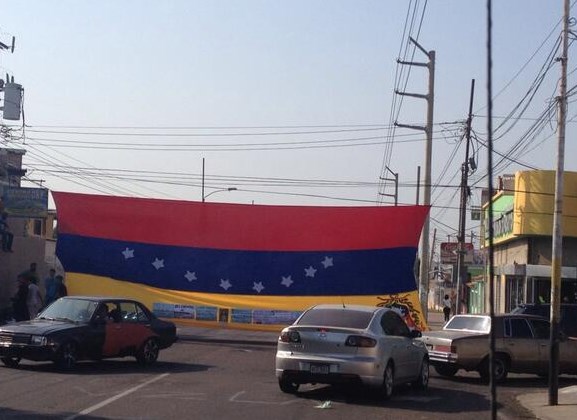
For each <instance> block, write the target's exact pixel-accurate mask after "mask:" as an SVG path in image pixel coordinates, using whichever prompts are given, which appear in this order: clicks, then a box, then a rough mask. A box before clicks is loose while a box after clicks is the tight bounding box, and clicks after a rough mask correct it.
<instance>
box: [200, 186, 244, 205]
mask: <svg viewBox="0 0 577 420" xmlns="http://www.w3.org/2000/svg"><path fill="white" fill-rule="evenodd" d="M236 190H238V188H236V187H228V188H221V189H220V190H214V191H211V192H209V193H208V194H207V195H203V196H202V202H203V203H204V201H205V200H206V197H209V196H211V195H213V194H215V193H217V192H222V191H236Z"/></svg>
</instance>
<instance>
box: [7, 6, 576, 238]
mask: <svg viewBox="0 0 577 420" xmlns="http://www.w3.org/2000/svg"><path fill="white" fill-rule="evenodd" d="M562 3H563V2H562V0H557V1H551V0H549V1H543V0H507V1H494V2H493V4H494V16H493V17H494V33H493V42H494V45H493V48H494V51H493V54H494V56H493V59H494V74H493V78H494V80H493V83H494V93H495V95H497V93H499V92H500V91H501V89H503V88H506V89H505V90H504V91H503V92H502V93H500V94H499V95H498V96H497V97H496V100H495V105H494V106H495V109H494V115H495V116H497V117H503V116H506V115H507V114H509V112H511V111H512V110H513V107H514V106H515V105H516V104H517V103H518V102H519V101H520V100H521V99H522V98H523V96H524V95H525V93H526V92H527V91H528V90H529V88H530V86H531V84H532V83H533V81H534V79H535V78H536V77H537V76H538V75H539V71H540V69H541V67H542V66H543V64H544V63H545V62H546V61H547V57H548V55H549V54H550V53H551V51H552V49H553V46H554V41H555V39H556V38H557V37H558V35H559V34H560V31H561V26H560V25H559V21H560V18H561V15H562ZM410 5H416V6H417V7H416V10H417V11H418V19H417V24H416V25H415V30H416V29H417V28H418V27H419V25H418V21H419V20H420V16H421V12H422V10H423V8H424V7H425V5H426V8H425V11H424V17H423V20H422V25H421V26H420V33H418V34H417V32H414V33H413V36H414V37H416V36H417V35H418V40H419V42H420V43H421V44H422V45H423V46H424V47H425V48H426V49H427V50H435V51H436V55H437V62H436V89H435V90H436V94H435V116H434V121H435V123H436V126H435V140H434V146H433V176H432V178H433V183H435V184H438V185H439V186H438V187H436V188H435V190H434V192H433V200H434V202H433V204H434V207H433V210H432V216H433V221H432V224H431V230H432V229H434V228H435V227H436V228H438V233H439V236H440V238H441V239H445V238H446V235H448V234H454V233H455V231H456V229H457V226H456V221H457V207H458V199H459V196H458V194H456V192H457V186H458V183H459V176H458V171H459V168H460V164H461V162H462V161H463V159H464V147H462V146H461V147H460V148H457V145H458V144H459V138H460V137H459V129H461V128H462V124H458V123H455V122H456V121H463V120H465V118H466V116H467V110H468V103H469V89H470V84H471V79H476V94H475V101H474V104H475V105H474V110H475V118H474V122H473V130H474V132H475V133H477V138H478V139H479V141H480V142H482V141H484V140H485V139H486V126H487V121H486V118H485V116H486V108H485V106H486V104H487V93H486V90H485V88H486V73H487V72H486V39H487V34H486V2H485V1H484V0H467V1H463V0H430V1H428V2H425V1H420V2H415V1H408V0H402V1H401V0H396V1H392V0H390V1H366V0H349V1H344V0H331V1H328V0H325V1H320V0H302V1H299V0H295V1H284V2H281V1H256V0H245V1H240V0H238V1H232V0H221V1H213V0H202V1H201V0H183V1H177V0H166V1H144V0H141V1H136V0H132V1H129V0H125V1H112V0H99V1H91V2H89V1H72V0H69V1H63V0H61V1H56V0H53V1H42V0H27V1H17V2H16V1H5V0H0V10H2V14H1V15H0V40H1V41H3V42H4V43H8V42H9V41H10V39H11V36H12V35H14V36H16V50H15V52H14V54H9V53H7V52H3V53H0V74H2V75H3V74H5V73H6V72H8V73H10V74H11V75H14V77H15V80H16V81H17V82H19V83H21V84H22V85H23V86H24V88H25V102H24V111H25V118H26V124H27V126H28V128H27V130H26V137H25V141H24V144H23V139H22V138H18V136H19V135H21V134H22V133H21V132H20V131H17V127H14V128H15V133H14V138H12V139H11V140H10V141H4V144H3V145H4V146H6V145H7V146H10V147H18V148H24V149H26V150H27V151H28V153H27V155H26V157H25V166H26V167H27V168H28V169H29V177H30V178H31V179H33V180H40V179H41V180H43V181H44V182H43V185H45V186H47V187H49V188H50V189H54V190H63V191H77V192H88V193H108V194H120V195H135V196H145V197H157V198H177V199H184V200H200V199H201V188H200V184H201V181H200V175H201V172H202V159H203V158H205V162H206V168H205V171H206V185H205V186H206V194H208V193H210V192H212V191H216V190H217V189H220V188H227V187H235V188H238V191H232V192H218V193H215V194H214V195H211V196H210V197H209V198H208V200H210V201H223V202H235V203H252V202H254V203H255V204H289V205H309V204H314V205H370V204H371V203H372V204H375V203H376V202H377V200H378V191H379V188H378V182H379V176H380V175H381V170H382V166H383V159H384V150H385V146H384V143H385V142H386V141H388V137H387V132H388V130H387V129H386V127H388V126H389V124H390V123H391V122H392V121H391V118H390V114H391V107H392V105H393V100H394V94H393V91H394V88H395V74H396V72H397V71H398V67H397V64H396V59H397V58H398V57H399V56H400V54H401V49H402V46H404V42H405V41H406V37H405V39H403V30H404V28H405V22H406V17H407V12H408V10H410V9H409V6H410ZM550 34H552V35H550ZM548 37H549V38H548ZM540 46H541V48H540ZM539 48H540V49H539ZM572 50H574V48H573V47H571V49H570V58H569V69H570V71H571V70H572V69H573V68H575V65H574V64H572V60H571V52H572ZM414 59H415V61H425V57H424V56H423V55H422V54H421V53H420V52H419V51H417V52H416V53H415V56H414ZM559 75H560V68H559V65H558V64H556V63H553V64H552V66H551V69H550V70H549V71H548V72H547V73H546V74H545V76H544V77H543V84H542V86H541V88H540V89H539V90H538V92H537V93H536V94H535V96H534V98H533V99H532V101H531V102H530V104H529V105H528V107H527V110H526V111H525V113H524V114H523V115H522V116H523V119H519V120H516V119H512V120H508V121H507V122H506V123H505V125H504V127H503V128H502V129H501V131H499V133H498V134H499V135H498V136H496V137H497V139H496V141H495V148H496V149H497V150H498V151H500V152H502V153H503V154H508V153H509V149H510V148H511V147H512V145H514V144H515V143H516V142H519V141H520V140H521V139H522V138H523V135H524V134H525V132H526V131H527V130H528V129H529V127H530V126H531V125H532V124H534V123H535V122H536V121H535V119H536V118H537V117H539V116H540V114H541V113H542V112H543V111H544V110H545V109H546V107H547V106H548V105H549V104H550V103H551V100H552V98H553V97H554V95H555V89H556V83H557V80H558V78H559ZM2 77H3V76H2ZM426 81H427V73H426V71H425V70H423V69H417V68H415V69H413V70H411V74H410V77H409V79H408V83H407V91H410V92H415V93H425V91H426ZM574 81H575V77H574V76H573V75H571V76H570V79H569V87H572V86H573V83H574ZM425 111H426V106H425V103H424V102H423V101H421V100H418V99H405V100H404V101H403V106H402V107H401V109H400V112H399V117H398V120H399V122H401V123H406V124H419V125H421V124H424V121H425ZM572 116H573V114H572V113H571V105H570V106H569V117H570V118H571V117H572ZM502 121H503V119H502V118H496V119H495V121H494V125H495V126H498V125H499V124H500V123H501V122H502ZM514 121H517V124H515V125H513V122H514ZM4 123H10V124H13V122H8V121H4ZM20 123H21V122H20ZM441 123H443V124H441ZM445 123H446V124H445ZM311 126H314V127H311ZM321 126H323V127H322V128H321ZM361 126H362V127H361ZM262 127H272V128H262ZM509 128H510V129H509ZM554 128H555V120H554V115H553V116H552V117H551V123H550V125H545V126H544V128H543V130H542V132H540V133H539V135H537V136H535V138H533V139H532V140H531V141H530V142H529V141H528V140H526V141H524V142H522V143H521V144H522V145H524V146H525V147H526V149H525V150H524V151H523V152H522V153H520V154H518V155H516V156H515V158H516V159H517V160H520V161H521V163H524V164H529V165H530V166H532V167H535V168H539V169H554V168H555V165H556V136H555V133H554ZM342 130H349V131H342ZM54 131H56V132H54ZM311 131H315V133H308V134H304V133H303V132H311ZM336 131H340V132H336ZM505 132H506V133H505ZM271 133H272V134H271ZM502 133H505V134H503V135H502V137H500V135H501V134H502ZM167 134H169V135H170V136H167ZM225 134H226V135H225ZM574 136H575V130H574V121H570V122H569V128H568V132H567V146H566V153H567V158H566V161H565V168H566V169H567V170H577V163H576V161H575V159H574V156H577V147H576V146H575V141H574V138H575V137H574ZM363 138H367V140H359V139H363ZM336 140H345V141H341V142H337V141H336ZM480 142H477V141H476V142H475V143H474V151H475V152H476V155H475V156H476V158H477V161H478V165H479V168H480V169H479V170H478V171H477V173H475V174H472V176H471V180H472V182H475V181H477V182H478V184H477V186H479V187H480V186H486V180H485V181H479V180H480V179H482V178H481V175H483V174H484V173H485V172H486V171H485V169H486V149H485V148H483V147H482V146H481V143H480ZM295 143H296V144H295ZM367 143H370V144H367ZM343 144H349V145H350V144H354V146H348V147H335V146H338V145H343ZM461 144H462V142H461ZM329 145H330V146H331V147H327V146H329ZM192 146H194V148H191V147H192ZM320 146H322V147H320ZM99 147H104V148H99ZM126 149H132V150H126ZM150 149H154V150H150ZM185 149H186V150H185ZM232 149H235V150H232ZM239 149H241V150H239ZM264 149H266V150H264ZM424 149H425V147H424V141H423V135H422V133H419V132H415V131H411V130H397V131H396V138H395V144H394V147H393V149H392V154H391V158H390V161H389V162H388V164H389V166H390V168H391V169H392V170H393V171H395V172H398V173H399V179H400V184H401V188H400V197H399V198H400V202H401V203H407V204H408V203H414V201H415V197H416V190H415V187H414V184H415V182H416V177H417V167H418V166H421V168H422V171H424ZM103 169H107V170H114V174H113V176H114V177H116V178H114V179H111V178H103V177H102V170H103ZM499 169H500V171H499V172H498V173H496V174H495V175H500V174H502V173H514V172H515V171H516V170H520V169H523V166H521V165H519V164H517V163H511V164H508V165H504V166H502V167H500V168H499ZM169 172H170V173H173V175H170V176H169V175H168V174H167V173H169ZM96 176H98V177H96ZM119 178H131V180H129V181H127V180H126V179H124V180H121V179H119ZM144 179H146V180H147V181H149V182H146V183H144V182H141V181H142V180H144ZM139 180H140V181H139ZM288 180H290V182H288ZM150 181H154V182H150ZM281 181H282V182H281ZM318 181H330V182H327V183H326V184H327V185H325V186H318V185H317V184H318ZM351 183H352V184H351ZM178 184H184V185H178ZM26 185H27V186H32V184H26ZM388 192H391V191H388ZM279 193H280V194H279ZM479 195H480V192H479V190H477V189H473V197H472V200H471V204H473V205H478V204H479V202H480V198H479ZM327 197H328V198H327ZM421 199H422V194H421ZM467 225H468V227H470V228H473V229H474V228H475V227H476V224H475V222H470V221H469V222H468V223H467ZM451 227H453V228H451Z"/></svg>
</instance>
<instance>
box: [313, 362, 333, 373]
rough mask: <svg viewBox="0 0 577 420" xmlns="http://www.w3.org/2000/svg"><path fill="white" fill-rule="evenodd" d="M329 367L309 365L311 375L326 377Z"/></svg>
mask: <svg viewBox="0 0 577 420" xmlns="http://www.w3.org/2000/svg"><path fill="white" fill-rule="evenodd" d="M329 370H330V369H329V365H318V364H311V373H319V374H322V375H326V374H328V373H329Z"/></svg>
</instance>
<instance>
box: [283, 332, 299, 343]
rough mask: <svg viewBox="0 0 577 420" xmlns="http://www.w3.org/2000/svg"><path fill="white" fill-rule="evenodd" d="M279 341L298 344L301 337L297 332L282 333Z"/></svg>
mask: <svg viewBox="0 0 577 420" xmlns="http://www.w3.org/2000/svg"><path fill="white" fill-rule="evenodd" d="M279 340H280V341H282V342H283V343H300V342H301V335H300V334H299V333H298V332H297V331H283V332H281V334H280V337H279Z"/></svg>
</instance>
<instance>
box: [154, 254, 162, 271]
mask: <svg viewBox="0 0 577 420" xmlns="http://www.w3.org/2000/svg"><path fill="white" fill-rule="evenodd" d="M152 265H153V266H154V268H156V269H157V270H160V269H161V268H164V260H161V259H159V258H158V257H157V258H155V260H154V262H153V263H152Z"/></svg>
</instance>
